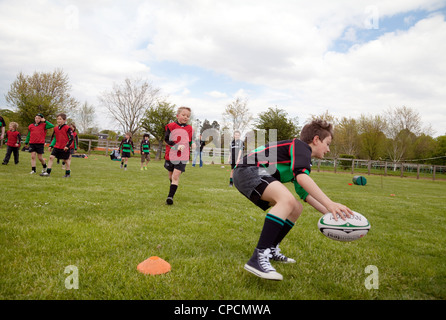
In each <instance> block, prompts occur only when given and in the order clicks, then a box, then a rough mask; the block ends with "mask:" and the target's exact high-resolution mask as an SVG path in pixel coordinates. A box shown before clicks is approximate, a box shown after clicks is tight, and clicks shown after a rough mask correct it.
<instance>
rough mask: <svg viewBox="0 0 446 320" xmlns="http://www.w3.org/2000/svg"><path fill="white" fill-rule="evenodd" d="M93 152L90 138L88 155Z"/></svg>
mask: <svg viewBox="0 0 446 320" xmlns="http://www.w3.org/2000/svg"><path fill="white" fill-rule="evenodd" d="M90 152H91V139H90V140H88V155H90Z"/></svg>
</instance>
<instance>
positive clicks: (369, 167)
mask: <svg viewBox="0 0 446 320" xmlns="http://www.w3.org/2000/svg"><path fill="white" fill-rule="evenodd" d="M371 169H372V160H369V161H368V163H367V171H368V175H370V171H371Z"/></svg>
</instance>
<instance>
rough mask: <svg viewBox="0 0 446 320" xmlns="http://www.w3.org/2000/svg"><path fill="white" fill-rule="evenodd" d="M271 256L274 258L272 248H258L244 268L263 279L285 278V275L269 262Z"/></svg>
mask: <svg viewBox="0 0 446 320" xmlns="http://www.w3.org/2000/svg"><path fill="white" fill-rule="evenodd" d="M270 258H272V255H271V249H269V248H268V249H261V250H260V249H257V248H256V249H255V250H254V253H253V255H252V257H251V259H249V261H248V263H246V264H245V267H244V268H245V270H247V271H249V272H251V273H253V274H255V275H256V276H258V277H260V278H262V279H268V280H283V276H282V275H281V274H280V273H278V272H277V271H276V269H274V268H273V266H272V265H271V263H270V262H269V259H270Z"/></svg>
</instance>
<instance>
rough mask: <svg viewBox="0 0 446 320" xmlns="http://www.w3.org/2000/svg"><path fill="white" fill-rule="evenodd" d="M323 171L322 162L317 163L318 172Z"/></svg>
mask: <svg viewBox="0 0 446 320" xmlns="http://www.w3.org/2000/svg"><path fill="white" fill-rule="evenodd" d="M319 171H321V160H318V161H317V172H319Z"/></svg>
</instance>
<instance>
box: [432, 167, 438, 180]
mask: <svg viewBox="0 0 446 320" xmlns="http://www.w3.org/2000/svg"><path fill="white" fill-rule="evenodd" d="M436 170H437V166H434V169H433V170H432V180H435V171H436Z"/></svg>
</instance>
